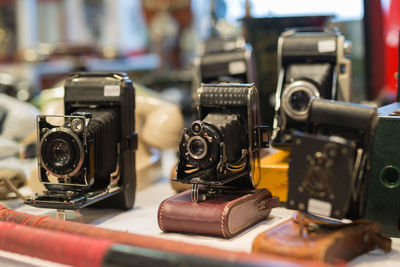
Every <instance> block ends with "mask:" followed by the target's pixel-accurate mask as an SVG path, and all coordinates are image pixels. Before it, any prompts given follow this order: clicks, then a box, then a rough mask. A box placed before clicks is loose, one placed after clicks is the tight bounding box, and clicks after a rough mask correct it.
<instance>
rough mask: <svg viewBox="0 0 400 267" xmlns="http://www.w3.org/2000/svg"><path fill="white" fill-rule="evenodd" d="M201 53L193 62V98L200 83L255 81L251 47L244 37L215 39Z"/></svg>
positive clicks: (205, 44) (210, 40)
mask: <svg viewBox="0 0 400 267" xmlns="http://www.w3.org/2000/svg"><path fill="white" fill-rule="evenodd" d="M201 50H202V51H201V53H200V55H199V56H198V57H197V58H196V59H195V60H194V79H193V94H194V99H197V95H196V92H197V89H198V88H199V86H200V83H221V82H231V83H253V82H255V75H254V68H253V66H252V48H251V46H250V45H249V44H246V42H245V40H244V38H243V37H237V36H232V37H212V38H209V39H207V40H206V41H205V42H204V44H203V46H202V49H201Z"/></svg>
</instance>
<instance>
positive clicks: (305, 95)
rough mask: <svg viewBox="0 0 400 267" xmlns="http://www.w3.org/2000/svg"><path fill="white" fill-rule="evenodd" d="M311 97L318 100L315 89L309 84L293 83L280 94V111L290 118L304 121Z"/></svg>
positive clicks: (318, 96) (303, 82) (302, 82)
mask: <svg viewBox="0 0 400 267" xmlns="http://www.w3.org/2000/svg"><path fill="white" fill-rule="evenodd" d="M312 97H315V98H320V94H319V91H318V89H317V87H315V86H314V85H313V84H312V83H310V82H306V81H295V82H293V83H291V84H289V85H288V86H287V87H286V88H285V89H284V91H283V93H282V99H281V101H282V109H283V111H284V112H285V113H286V114H287V115H288V116H289V117H290V118H292V119H294V120H297V121H305V120H306V119H307V116H308V110H309V107H310V105H309V104H310V100H311V98H312Z"/></svg>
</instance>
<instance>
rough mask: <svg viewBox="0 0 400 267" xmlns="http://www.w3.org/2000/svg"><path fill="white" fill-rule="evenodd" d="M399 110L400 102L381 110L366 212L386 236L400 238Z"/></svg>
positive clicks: (369, 218)
mask: <svg viewBox="0 0 400 267" xmlns="http://www.w3.org/2000/svg"><path fill="white" fill-rule="evenodd" d="M399 109H400V103H399V102H396V103H393V104H390V105H387V106H383V107H380V108H378V124H377V126H376V131H375V139H374V143H373V150H372V155H371V171H370V173H369V175H368V177H367V185H368V186H367V188H366V189H367V192H366V195H367V197H366V199H367V201H366V212H365V218H366V219H368V220H372V221H378V222H380V223H381V225H382V230H383V233H384V234H387V235H390V236H394V237H400V197H399V196H400V153H399V145H400V143H399V131H400V114H399V113H398V110H399ZM396 111H397V112H396Z"/></svg>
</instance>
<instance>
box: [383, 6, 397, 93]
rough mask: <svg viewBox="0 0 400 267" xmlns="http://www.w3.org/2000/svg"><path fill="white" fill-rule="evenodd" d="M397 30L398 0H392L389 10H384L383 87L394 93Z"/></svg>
mask: <svg viewBox="0 0 400 267" xmlns="http://www.w3.org/2000/svg"><path fill="white" fill-rule="evenodd" d="M399 30H400V1H398V0H392V1H391V2H390V6H389V10H387V12H384V46H385V58H386V61H385V62H386V66H385V67H386V73H385V87H386V89H387V90H389V91H392V92H394V94H395V93H396V92H397V80H396V78H395V73H396V72H397V70H398V58H399V56H398V55H399V54H398V53H399V49H398V47H399Z"/></svg>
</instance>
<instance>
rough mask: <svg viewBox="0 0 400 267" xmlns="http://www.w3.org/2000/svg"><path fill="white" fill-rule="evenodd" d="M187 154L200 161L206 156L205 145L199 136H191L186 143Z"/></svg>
mask: <svg viewBox="0 0 400 267" xmlns="http://www.w3.org/2000/svg"><path fill="white" fill-rule="evenodd" d="M188 153H189V155H190V156H191V157H192V158H193V159H202V158H204V156H205V155H206V154H207V143H206V141H205V140H204V139H203V138H202V137H200V136H197V135H195V136H193V137H191V138H190V139H189V141H188Z"/></svg>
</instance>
